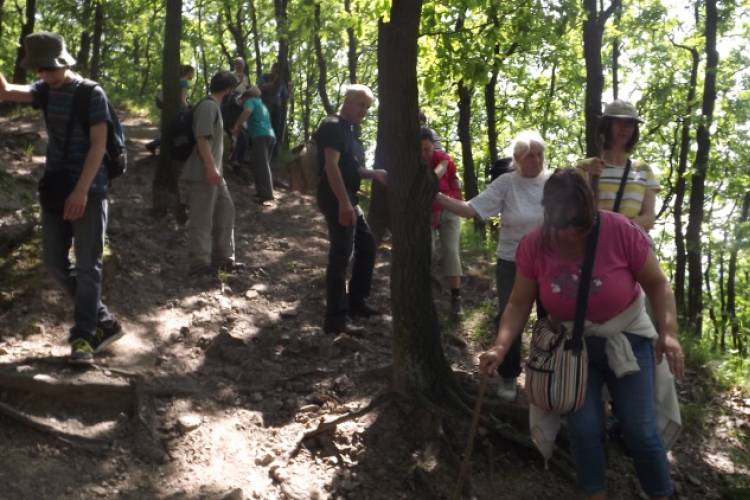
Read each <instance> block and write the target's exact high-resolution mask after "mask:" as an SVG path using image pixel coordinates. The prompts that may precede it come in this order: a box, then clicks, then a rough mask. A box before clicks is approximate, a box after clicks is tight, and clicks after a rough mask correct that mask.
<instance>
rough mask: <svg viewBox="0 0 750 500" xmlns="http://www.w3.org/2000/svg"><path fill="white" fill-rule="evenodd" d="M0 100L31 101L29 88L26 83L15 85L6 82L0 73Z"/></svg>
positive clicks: (32, 99) (32, 98)
mask: <svg viewBox="0 0 750 500" xmlns="http://www.w3.org/2000/svg"><path fill="white" fill-rule="evenodd" d="M0 100H2V101H13V102H33V101H34V97H33V96H32V95H31V88H30V87H29V86H28V85H15V84H13V83H8V81H7V80H6V79H5V77H4V76H3V75H2V73H0Z"/></svg>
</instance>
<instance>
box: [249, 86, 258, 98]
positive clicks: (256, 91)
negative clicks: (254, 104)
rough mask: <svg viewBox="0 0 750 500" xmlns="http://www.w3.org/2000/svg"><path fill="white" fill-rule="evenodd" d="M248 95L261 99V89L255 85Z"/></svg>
mask: <svg viewBox="0 0 750 500" xmlns="http://www.w3.org/2000/svg"><path fill="white" fill-rule="evenodd" d="M246 92H247V93H248V94H250V95H251V96H253V97H260V87H258V86H257V85H253V86H252V87H250V88H249V89H247V91H246Z"/></svg>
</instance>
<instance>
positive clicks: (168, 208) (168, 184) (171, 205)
mask: <svg viewBox="0 0 750 500" xmlns="http://www.w3.org/2000/svg"><path fill="white" fill-rule="evenodd" d="M181 36H182V0H167V13H166V16H165V19H164V60H163V64H162V75H161V86H162V88H163V89H164V106H163V107H162V110H161V122H162V123H163V124H164V125H165V126H166V124H168V123H169V120H170V119H171V118H172V117H173V116H175V115H176V114H177V111H178V110H179V108H180V89H179V79H178V78H177V76H178V75H179V74H180V38H181ZM181 168H182V163H181V162H178V161H176V160H173V159H172V158H170V157H169V155H167V154H166V153H164V148H163V147H162V148H161V149H160V154H159V165H158V166H157V168H156V173H155V174H154V184H153V199H154V213H155V214H156V215H157V216H162V215H164V214H166V213H167V212H172V213H173V214H175V217H176V218H177V220H180V221H184V220H185V212H184V209H183V208H182V205H180V196H179V190H178V187H177V183H178V178H179V176H180V170H181Z"/></svg>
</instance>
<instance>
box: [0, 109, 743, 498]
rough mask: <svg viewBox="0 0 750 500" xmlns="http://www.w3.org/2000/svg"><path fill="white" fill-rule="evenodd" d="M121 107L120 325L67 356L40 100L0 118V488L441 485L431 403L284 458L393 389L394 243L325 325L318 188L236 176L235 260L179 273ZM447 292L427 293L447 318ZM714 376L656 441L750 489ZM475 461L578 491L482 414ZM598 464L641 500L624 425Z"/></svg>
mask: <svg viewBox="0 0 750 500" xmlns="http://www.w3.org/2000/svg"><path fill="white" fill-rule="evenodd" d="M122 117H123V118H125V119H124V125H125V129H126V136H127V137H128V145H129V158H130V170H129V172H128V173H127V174H126V175H125V176H124V177H122V178H121V179H118V180H116V181H115V183H114V187H113V190H112V193H111V207H110V225H109V230H108V252H107V254H106V256H105V269H104V275H105V276H104V292H103V295H104V300H105V302H106V303H107V304H108V305H109V307H110V308H111V309H112V310H113V311H114V312H115V313H116V314H117V316H118V318H119V320H120V321H121V322H122V324H123V327H124V329H125V330H126V332H127V335H125V336H124V337H123V338H122V339H121V340H120V341H118V342H116V343H115V344H113V345H112V346H111V347H110V348H109V349H107V350H106V351H105V352H104V353H102V354H101V355H97V356H96V366H95V367H92V368H76V367H71V366H69V365H68V364H67V363H66V360H67V356H68V354H69V345H68V343H67V341H66V338H67V330H68V328H70V326H71V319H72V307H71V304H70V302H69V301H68V299H67V298H66V297H64V296H63V295H62V293H61V292H60V291H59V290H58V289H57V288H56V287H55V285H54V284H53V283H52V281H51V280H50V278H49V277H48V276H47V274H46V273H45V272H44V270H43V268H42V266H41V264H40V261H39V255H40V250H39V229H38V226H37V225H35V224H34V223H33V220H34V217H35V210H36V209H37V208H36V207H35V206H34V205H32V200H33V199H34V196H35V187H36V183H37V180H38V179H39V177H40V176H41V173H42V170H43V162H44V156H43V154H44V153H43V151H44V145H45V143H44V140H45V137H44V134H43V132H42V133H40V131H43V125H42V119H41V116H40V115H39V114H34V115H26V116H16V117H14V118H10V117H4V118H0V165H2V170H0V175H2V176H3V179H0V181H2V183H3V184H4V185H8V186H9V187H8V189H5V190H0V251H1V252H2V253H0V276H2V279H1V280H0V449H2V453H0V499H9V500H21V499H29V500H31V499H99V498H102V499H106V498H116V499H134V500H135V499H164V500H166V499H170V500H178V499H179V500H183V499H184V500H188V499H191V500H192V499H223V498H227V499H240V498H252V499H268V500H271V499H289V500H291V499H320V500H322V499H341V500H343V499H349V500H355V499H356V500H370V499H371V500H376V499H389V500H390V499H430V500H432V499H442V498H453V493H452V492H453V490H454V488H455V483H456V479H457V475H458V470H457V469H458V468H457V466H456V465H455V463H454V462H451V461H450V460H448V458H447V457H446V456H445V454H442V453H440V451H439V449H438V450H435V449H434V448H430V447H429V446H426V445H425V443H429V441H430V439H429V436H425V432H424V428H425V426H424V425H423V420H424V415H420V414H419V412H417V411H415V410H414V409H413V408H412V407H411V406H409V405H407V404H390V405H384V406H382V407H380V408H378V409H377V410H375V411H373V412H370V413H367V414H366V415H364V416H362V417H360V418H357V419H353V420H351V421H348V422H346V423H343V424H341V425H339V426H337V428H336V429H335V431H331V432H327V433H324V434H321V435H320V436H317V437H315V438H312V439H309V440H307V441H305V442H304V446H302V447H301V449H300V451H299V453H297V454H296V455H293V456H292V453H291V452H292V451H293V450H294V449H295V447H296V446H297V444H298V442H299V441H300V437H301V435H302V434H303V433H305V432H308V431H310V430H313V429H315V428H316V427H317V426H318V424H319V423H320V422H323V421H330V420H333V419H335V418H337V417H340V416H342V415H346V414H347V413H349V412H351V411H355V410H358V409H361V408H363V407H364V406H366V405H367V404H368V403H369V402H370V400H371V399H372V398H373V397H375V396H376V395H378V394H379V393H382V392H384V391H387V390H388V385H387V382H386V381H385V380H384V379H380V378H378V377H377V376H375V373H376V372H375V371H373V370H371V369H373V368H377V367H381V366H384V365H387V364H388V363H389V362H390V358H391V354H392V351H391V349H392V336H391V317H390V316H389V315H388V312H389V310H390V306H389V272H390V262H389V261H390V251H389V246H388V244H387V243H386V244H384V245H383V246H382V247H381V248H380V250H379V253H378V261H377V265H376V270H375V277H374V286H373V296H372V302H373V304H374V305H376V306H378V307H380V308H381V309H382V310H383V311H385V315H383V316H382V317H379V318H374V319H370V320H367V321H365V322H364V324H365V326H366V327H367V328H366V332H365V333H364V335H363V336H361V337H358V338H350V337H346V336H339V337H335V336H330V335H325V334H324V333H323V332H322V329H321V324H322V319H323V318H322V315H323V310H324V302H325V296H324V295H325V294H324V291H325V290H324V270H325V263H326V252H327V239H326V230H325V225H324V222H323V219H322V217H321V215H320V214H319V213H318V211H317V209H316V206H315V201H314V198H313V197H312V196H306V195H300V194H298V193H293V192H290V191H286V190H279V191H278V198H279V199H278V204H277V205H276V206H275V207H271V208H269V207H261V206H259V205H256V204H255V203H253V202H252V199H253V195H254V189H253V187H252V186H247V185H245V184H242V183H240V182H239V181H238V179H236V178H234V177H232V176H229V177H228V183H229V190H230V192H231V194H232V197H233V199H234V202H235V206H236V213H237V218H236V247H237V260H238V261H240V262H244V263H246V264H248V269H247V270H246V271H245V272H242V273H240V274H230V275H220V276H216V277H203V278H199V279H195V278H190V277H188V276H187V262H186V255H187V251H186V243H185V234H186V233H185V231H186V228H185V227H183V226H180V225H178V224H177V223H176V222H175V220H174V219H173V218H172V217H169V216H168V217H166V218H161V219H157V218H154V217H153V216H152V215H151V210H150V209H151V205H152V199H151V182H152V179H153V174H154V170H155V168H156V159H155V158H154V157H152V156H150V155H149V154H148V153H147V152H146V150H145V149H144V147H143V145H144V144H145V142H146V141H148V140H149V139H151V138H153V137H154V136H155V135H156V134H157V131H156V129H155V127H154V126H153V125H152V124H151V123H150V122H148V121H147V120H146V119H145V118H142V117H139V116H136V115H133V114H126V113H124V112H123V114H122ZM29 144H30V145H33V146H34V147H33V149H32V148H31V146H29ZM464 262H465V267H466V275H467V276H466V278H465V282H464V291H463V295H464V301H465V308H466V311H467V314H466V316H465V318H464V320H463V322H462V323H461V324H459V325H454V327H453V331H454V333H456V334H458V335H460V336H462V337H463V338H464V339H465V340H466V342H467V343H468V346H467V347H466V348H458V347H456V346H454V345H452V344H451V343H450V342H449V341H447V340H446V341H445V342H444V343H443V345H444V347H445V354H446V356H447V358H448V360H449V362H450V363H451V365H452V367H453V369H454V370H455V371H456V372H458V373H462V374H463V375H462V380H464V381H467V380H468V381H470V382H471V381H474V382H475V383H476V382H477V381H478V375H477V373H476V357H477V355H478V353H479V352H481V351H482V350H483V349H484V348H486V347H487V345H488V341H487V340H486V338H485V339H484V340H481V339H478V338H477V336H476V335H475V334H474V333H473V332H474V331H475V329H476V327H477V325H479V324H486V323H487V322H489V321H490V319H489V316H491V315H492V314H494V309H495V308H494V306H492V304H494V303H495V297H494V272H493V262H492V261H491V259H489V258H488V257H487V256H486V255H484V256H482V255H478V254H477V253H476V252H475V253H474V254H470V255H469V254H467V255H465V259H464ZM415 293H420V292H419V291H415ZM428 296H429V295H428V293H426V292H425V298H426V299H427V297H428ZM448 299H449V298H448V296H447V295H446V294H445V292H444V291H443V292H441V294H440V295H439V297H438V299H437V302H438V304H437V307H438V311H440V313H441V315H445V313H446V311H447V309H448ZM488 304H489V305H488ZM709 373H710V372H709V371H708V370H707V369H705V367H695V366H694V367H693V368H692V369H690V370H689V371H688V376H687V378H686V379H685V380H684V381H681V382H679V386H678V390H679V393H680V398H681V401H682V403H683V405H684V406H685V408H688V409H689V410H686V411H684V412H683V414H684V418H685V421H686V422H685V423H686V431H685V433H684V434H683V436H682V437H681V439H680V440H679V441H678V443H677V444H676V445H675V447H674V448H673V449H672V450H671V451H670V453H669V459H670V462H671V464H672V475H673V480H674V483H675V487H676V491H677V494H676V495H675V498H679V499H696V500H697V499H712V498H713V499H719V498H726V499H732V498H735V499H739V498H750V490H748V489H746V488H747V486H748V481H747V480H748V475H747V469H746V468H744V467H743V466H742V461H743V457H744V463H745V465H746V464H747V462H748V456H749V453H748V448H747V436H748V434H750V423H748V422H749V420H750V395H748V394H747V392H742V391H740V390H736V389H734V390H731V389H730V390H726V391H719V392H717V391H716V390H715V389H714V388H713V385H714V384H715V381H714V380H713V379H712V378H711V376H710V375H709ZM490 383H491V384H493V383H495V381H494V380H493V381H491V382H490ZM477 385H478V384H477ZM493 393H494V390H492V387H491V388H490V390H489V391H488V395H489V396H488V397H492V394H493ZM522 399H523V398H521V402H519V404H523V402H522ZM446 408H447V402H446ZM24 418H26V419H27V420H25V421H23V419H24ZM444 419H445V420H444V426H445V427H446V429H449V430H451V431H452V432H451V433H450V437H451V439H452V441H453V445H454V447H455V449H456V450H459V453H460V452H462V451H463V448H464V446H465V444H466V439H467V435H468V428H469V419H468V418H467V417H466V416H465V415H463V414H460V413H458V412H453V411H451V410H449V409H448V410H446V411H445V415H444ZM37 423H41V424H44V426H45V427H44V428H43V429H41V430H40V429H37V428H35V424H37ZM50 430H55V431H56V432H58V435H57V436H53V435H51V434H50V433H49V432H47V431H50ZM743 439H744V441H743ZM469 475H470V477H471V479H472V481H473V483H474V487H475V489H476V493H477V497H478V498H480V499H490V498H503V499H517V500H525V499H528V500H536V499H568V498H570V499H574V498H580V495H579V494H578V493H577V488H576V486H575V485H574V484H572V483H571V482H570V480H569V479H566V478H564V477H562V476H561V475H559V474H557V473H555V472H554V471H553V470H550V471H545V470H544V466H543V461H542V459H541V457H540V456H539V455H538V454H537V453H535V452H530V451H528V450H526V449H522V448H520V447H518V446H516V445H513V444H511V443H508V442H506V441H503V440H502V439H500V438H498V437H496V436H495V435H494V434H491V433H489V432H488V431H487V430H486V429H483V428H480V429H479V435H478V437H477V441H476V445H475V447H474V452H473V457H472V466H471V469H470V474H469ZM608 480H609V492H610V498H615V499H623V500H628V499H637V498H644V496H643V494H642V493H641V492H640V489H639V487H638V485H637V481H636V479H635V476H634V472H633V467H632V463H631V461H630V460H629V459H628V458H627V456H626V454H625V452H624V450H623V448H622V446H621V445H620V444H618V443H617V442H616V441H615V442H613V444H612V446H611V449H610V460H609V472H608ZM743 487H744V488H745V489H743Z"/></svg>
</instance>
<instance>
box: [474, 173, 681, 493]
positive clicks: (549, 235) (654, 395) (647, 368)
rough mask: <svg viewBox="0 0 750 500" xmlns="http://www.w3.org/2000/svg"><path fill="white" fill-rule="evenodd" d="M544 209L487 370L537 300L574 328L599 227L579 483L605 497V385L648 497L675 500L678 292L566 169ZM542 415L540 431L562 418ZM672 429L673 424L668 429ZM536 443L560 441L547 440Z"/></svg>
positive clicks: (643, 242) (635, 233)
mask: <svg viewBox="0 0 750 500" xmlns="http://www.w3.org/2000/svg"><path fill="white" fill-rule="evenodd" d="M501 179H502V177H501ZM542 206H543V208H544V223H543V224H541V225H539V226H537V227H536V228H534V229H533V230H532V231H531V232H530V233H528V234H527V235H526V236H525V237H524V238H523V239H522V240H521V243H520V244H519V245H518V251H517V252H516V265H517V266H518V272H517V273H516V281H515V284H514V285H513V292H512V293H511V296H510V299H509V301H508V306H507V307H506V308H505V312H504V313H503V317H502V319H501V321H500V327H499V329H498V333H497V339H496V340H495V346H494V347H493V348H492V349H490V350H489V351H487V352H485V353H483V354H482V355H481V356H480V357H479V368H480V370H482V371H483V372H488V373H491V371H492V370H494V369H496V368H497V367H498V366H499V365H500V363H501V362H502V361H503V359H504V357H505V356H506V353H507V352H508V350H509V348H510V346H511V345H512V344H513V342H514V341H515V339H516V338H517V337H518V335H519V332H521V331H522V330H523V327H524V325H525V323H526V320H527V319H528V317H529V313H530V312H531V306H532V304H533V302H534V300H535V299H536V298H537V296H540V298H541V300H542V302H543V303H544V306H545V308H546V309H547V311H548V313H549V316H550V320H551V328H554V329H555V331H557V328H558V327H560V325H563V326H564V327H565V328H572V322H573V319H574V317H575V311H576V303H577V296H578V288H579V285H580V281H581V280H580V276H581V268H582V264H583V261H584V254H585V253H586V247H587V240H588V237H589V234H590V233H592V231H594V230H595V229H596V228H597V227H598V229H597V230H598V238H597V242H596V246H595V250H594V253H593V259H594V260H593V270H592V273H591V279H590V280H589V283H590V288H591V291H590V293H588V295H587V302H588V307H587V308H586V313H585V317H584V318H582V319H585V320H586V321H585V325H584V330H583V336H584V341H585V348H586V351H587V353H588V356H587V357H588V364H587V370H588V375H587V378H586V384H585V386H584V390H585V398H584V400H583V406H581V407H580V409H578V410H576V411H571V412H570V413H568V414H567V415H566V418H567V421H568V435H569V439H570V449H571V454H572V456H573V463H574V466H575V471H576V476H577V477H578V483H579V485H580V487H581V489H582V490H583V493H584V495H585V497H586V498H587V499H589V500H599V499H603V498H605V490H606V484H607V470H606V463H605V457H604V452H603V449H602V439H601V438H602V411H601V410H602V405H601V396H602V387H603V386H604V385H605V384H606V386H607V387H608V389H609V392H610V393H611V394H612V396H613V398H614V401H615V403H616V404H617V408H618V416H619V417H620V424H621V427H622V434H623V438H624V440H625V443H626V445H627V449H628V451H629V452H630V454H631V455H632V457H633V462H634V464H635V471H636V475H637V477H638V479H639V481H640V485H641V487H642V488H643V491H644V492H645V493H646V495H648V496H649V497H650V498H652V499H666V498H667V497H668V496H670V495H672V482H671V480H670V474H669V462H668V461H667V452H666V449H667V448H668V447H669V446H670V445H671V444H672V443H673V442H674V439H676V434H675V433H674V432H672V431H671V429H670V427H674V425H675V424H676V425H677V426H679V423H678V422H676V421H675V420H674V419H675V416H676V419H677V420H679V408H678V406H677V394H676V390H675V387H674V379H673V376H674V377H678V378H679V377H682V376H683V375H684V371H685V363H684V356H683V353H682V348H681V347H680V343H679V341H678V340H677V314H676V307H675V298H674V294H673V293H672V287H671V286H670V283H669V281H668V279H667V277H666V276H665V275H664V272H663V271H662V269H661V267H659V262H658V261H657V260H656V255H655V254H654V251H653V250H652V249H651V241H650V239H649V237H648V235H647V234H646V232H645V231H644V230H643V229H642V228H640V227H639V226H637V225H636V224H633V223H632V222H631V221H629V220H628V219H627V218H625V217H623V216H621V215H619V214H614V213H612V212H608V211H597V210H596V205H595V199H594V193H593V191H592V190H591V188H590V186H589V185H588V183H587V182H586V180H585V179H584V178H583V177H582V176H581V175H579V174H578V173H577V172H576V170H574V169H562V170H557V171H556V172H555V173H553V174H552V175H551V176H550V178H549V179H548V180H547V183H546V184H545V185H544V194H543V196H542ZM644 293H645V296H646V297H648V298H649V300H650V301H651V304H652V305H653V308H654V313H655V316H656V318H657V322H656V323H657V325H658V327H657V328H656V329H655V328H654V326H653V324H652V323H651V321H650V320H649V318H648V315H647V314H646V309H645V301H644ZM663 360H666V363H662V361H663ZM670 372H671V373H670ZM565 380H569V382H570V384H571V386H572V385H573V384H575V383H576V380H575V377H570V379H565ZM667 394H669V396H666V397H665V395H667ZM655 400H658V401H659V404H658V405H657V404H656V403H655ZM539 411H540V412H541V411H543V410H541V409H539ZM657 412H658V415H659V418H658V419H657ZM535 414H536V415H538V412H534V411H532V412H531V413H530V416H531V417H533V419H532V420H534V421H532V422H531V423H530V424H531V428H532V430H534V429H535V428H536V430H539V428H538V427H537V426H539V425H544V424H543V421H544V420H548V419H554V418H556V414H554V413H548V414H547V415H545V416H544V418H541V417H540V418H537V417H535ZM666 420H671V421H672V424H670V425H664V423H665V422H666ZM557 426H559V421H558V422H557V423H556V425H548V427H549V428H550V429H551V430H553V429H555V428H557ZM665 431H668V433H667V432H665ZM660 432H662V434H661V435H660ZM552 433H553V434H554V431H553V432H552ZM536 436H537V438H539V439H541V437H542V436H544V438H545V439H548V438H550V437H551V436H549V435H548V434H547V433H545V432H542V433H541V434H539V433H538V434H536Z"/></svg>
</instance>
